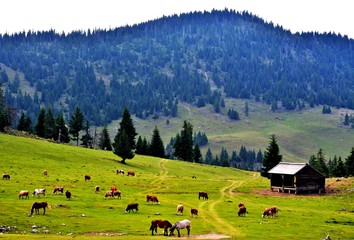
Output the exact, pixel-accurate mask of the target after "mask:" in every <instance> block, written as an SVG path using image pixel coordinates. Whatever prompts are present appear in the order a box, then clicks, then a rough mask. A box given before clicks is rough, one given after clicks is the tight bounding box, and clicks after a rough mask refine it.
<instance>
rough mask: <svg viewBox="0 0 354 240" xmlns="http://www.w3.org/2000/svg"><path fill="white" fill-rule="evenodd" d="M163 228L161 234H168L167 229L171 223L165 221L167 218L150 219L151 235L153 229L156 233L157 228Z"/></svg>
mask: <svg viewBox="0 0 354 240" xmlns="http://www.w3.org/2000/svg"><path fill="white" fill-rule="evenodd" d="M158 227H159V228H163V235H164V236H167V235H168V229H169V228H171V227H172V224H171V223H170V222H169V221H167V220H152V221H151V227H150V230H151V235H154V230H155V233H156V234H157V228H158Z"/></svg>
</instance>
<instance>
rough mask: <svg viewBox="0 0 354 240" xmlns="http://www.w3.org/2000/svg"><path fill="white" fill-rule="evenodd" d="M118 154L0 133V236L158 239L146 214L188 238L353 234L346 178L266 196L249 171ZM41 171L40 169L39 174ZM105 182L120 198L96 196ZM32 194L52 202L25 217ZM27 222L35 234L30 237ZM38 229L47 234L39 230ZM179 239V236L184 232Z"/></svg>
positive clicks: (352, 208)
mask: <svg viewBox="0 0 354 240" xmlns="http://www.w3.org/2000/svg"><path fill="white" fill-rule="evenodd" d="M118 160H119V158H117V157H116V156H115V155H113V154H112V153H111V152H104V151H98V150H89V149H83V148H78V147H73V146H65V145H58V144H53V143H48V142H45V141H40V140H33V139H27V138H21V137H14V136H8V135H3V134H0V171H1V172H3V173H8V174H10V175H11V180H1V185H0V203H1V207H0V208H1V217H0V225H6V226H10V227H11V228H12V230H10V234H3V235H0V238H4V239H17V238H18V237H21V238H23V239H43V238H48V237H49V236H50V238H51V239H72V238H73V237H75V238H76V239H97V238H99V239H105V238H111V237H112V236H120V237H119V238H122V239H162V238H164V237H163V236H154V237H151V232H150V231H149V227H150V222H151V220H153V219H167V220H169V221H170V222H175V221H178V220H182V219H185V218H187V219H190V220H191V222H192V230H191V234H192V236H191V238H197V237H198V238H199V239H203V238H204V239H208V238H210V236H213V237H212V238H210V239H215V238H217V237H218V236H220V235H226V236H229V237H232V238H237V239H259V238H260V236H262V237H261V238H262V239H296V238H301V239H321V238H323V237H325V236H326V235H327V233H330V234H331V236H332V237H333V238H334V239H350V236H352V233H353V227H354V215H353V211H354V201H353V200H354V193H353V179H342V180H341V181H339V182H336V181H335V180H327V183H326V184H327V185H331V187H332V188H335V190H336V191H337V193H336V194H328V195H325V196H317V195H312V196H294V195H287V194H285V195H281V194H276V193H274V194H269V192H268V191H267V190H268V187H269V183H268V180H267V179H264V178H262V177H260V175H259V174H258V173H255V172H247V171H240V170H236V169H231V168H221V167H212V166H204V165H199V164H192V163H186V162H180V161H172V160H166V159H158V158H152V157H145V156H136V157H135V158H134V159H133V160H130V161H128V164H127V165H122V164H120V163H119V162H118ZM44 169H46V170H47V171H48V176H46V177H45V176H43V174H42V172H43V170H44ZM116 169H124V170H126V171H127V170H132V171H135V172H136V176H135V177H128V176H127V175H124V176H123V175H116V173H115V170H116ZM85 174H90V175H91V176H92V179H91V181H87V182H85V181H84V175H85ZM192 176H196V178H192ZM96 185H99V186H100V187H101V192H100V193H99V194H95V193H94V187H95V186H96ZM112 185H116V186H117V187H118V189H120V190H121V191H122V198H121V199H120V200H118V199H104V198H103V195H104V192H105V191H106V190H109V189H110V187H111V186H112ZM55 186H64V191H65V190H70V191H71V192H72V194H73V196H72V199H71V200H70V201H67V200H66V199H65V196H64V195H62V194H61V193H59V194H56V195H54V194H52V192H53V189H54V187H55ZM35 188H46V189H47V191H48V196H47V197H46V198H44V197H42V196H41V197H38V199H36V198H34V197H32V196H30V199H29V200H26V199H18V198H17V194H18V192H19V191H20V190H26V189H27V190H30V191H31V192H32V191H33V190H34V189H35ZM198 191H208V193H209V200H198V196H197V192H198ZM146 194H154V195H156V196H157V197H158V199H159V201H160V202H161V204H160V205H155V204H146V202H145V201H146V200H145V199H146ZM38 200H39V201H47V202H48V203H49V204H50V205H51V206H52V208H51V209H49V210H47V213H46V214H45V215H42V214H40V215H33V216H32V217H30V216H29V213H30V208H31V205H32V203H33V202H34V201H38ZM240 201H242V202H244V203H245V204H246V206H247V209H248V214H247V215H246V217H238V216H237V204H238V202H240ZM132 202H137V203H139V211H138V212H137V213H129V214H127V213H125V207H126V205H127V204H129V203H132ZM181 203H182V204H184V206H185V212H184V215H183V216H178V215H176V206H177V204H181ZM271 205H277V206H278V207H279V208H280V209H281V211H280V212H279V215H278V216H277V217H276V218H261V214H262V212H263V210H264V208H265V207H268V206H271ZM192 207H193V208H197V209H198V210H199V216H198V217H197V218H191V217H190V216H189V210H190V208H192ZM344 209H345V210H344ZM40 213H42V210H40ZM82 214H84V216H83V215H82ZM33 225H36V226H37V229H38V230H39V231H40V233H31V231H32V226H33ZM14 226H15V228H14ZM279 228H281V231H279ZM46 230H48V231H49V233H48V234H49V236H48V234H44V232H45V231H46ZM159 233H160V235H161V229H159ZM210 234H214V235H210ZM215 234H219V235H215ZM182 235H183V236H185V235H186V231H185V230H182ZM300 235H301V236H300Z"/></svg>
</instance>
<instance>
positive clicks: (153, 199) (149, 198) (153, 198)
mask: <svg viewBox="0 0 354 240" xmlns="http://www.w3.org/2000/svg"><path fill="white" fill-rule="evenodd" d="M146 202H147V203H148V202H153V203H157V204H160V202H159V200H158V199H157V197H156V196H153V195H146Z"/></svg>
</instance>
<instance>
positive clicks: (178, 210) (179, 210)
mask: <svg viewBox="0 0 354 240" xmlns="http://www.w3.org/2000/svg"><path fill="white" fill-rule="evenodd" d="M183 210H184V206H183V205H182V204H179V205H177V214H179V213H180V214H181V215H183Z"/></svg>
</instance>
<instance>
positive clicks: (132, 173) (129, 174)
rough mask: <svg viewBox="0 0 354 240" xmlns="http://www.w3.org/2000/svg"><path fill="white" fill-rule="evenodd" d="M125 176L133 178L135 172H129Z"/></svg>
mask: <svg viewBox="0 0 354 240" xmlns="http://www.w3.org/2000/svg"><path fill="white" fill-rule="evenodd" d="M127 176H133V177H134V176H135V172H133V171H129V172H128V174H127Z"/></svg>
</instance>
